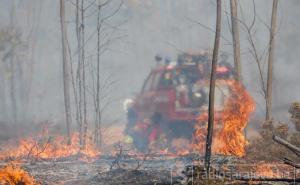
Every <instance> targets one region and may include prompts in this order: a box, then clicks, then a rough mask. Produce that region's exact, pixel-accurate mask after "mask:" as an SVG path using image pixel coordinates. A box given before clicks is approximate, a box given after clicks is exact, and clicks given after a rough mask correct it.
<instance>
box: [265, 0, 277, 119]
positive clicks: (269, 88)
mask: <svg viewBox="0 0 300 185" xmlns="http://www.w3.org/2000/svg"><path fill="white" fill-rule="evenodd" d="M277 6H278V0H274V1H273V8H272V18H271V29H270V41H269V58H268V75H267V93H266V120H270V119H272V89H273V63H274V46H275V31H276V21H277Z"/></svg>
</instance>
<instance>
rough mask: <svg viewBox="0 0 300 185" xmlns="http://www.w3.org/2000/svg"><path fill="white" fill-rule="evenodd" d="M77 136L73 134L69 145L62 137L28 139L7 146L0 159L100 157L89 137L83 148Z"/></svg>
mask: <svg viewBox="0 0 300 185" xmlns="http://www.w3.org/2000/svg"><path fill="white" fill-rule="evenodd" d="M78 136H79V134H78V133H74V134H73V135H72V137H71V144H68V143H67V140H66V138H65V137H63V136H53V137H51V136H48V137H47V136H44V135H43V134H40V135H39V136H37V137H28V138H24V139H22V140H20V141H19V144H18V145H17V146H14V145H9V144H8V145H7V146H5V149H4V151H1V152H0V159H6V158H9V157H13V158H36V159H38V158H41V159H52V158H63V157H68V156H75V155H78V154H81V156H79V157H88V158H94V157H96V156H98V155H100V151H98V149H97V147H96V146H95V144H94V143H93V141H92V139H91V137H88V138H87V144H86V147H85V148H82V147H81V146H80V144H79V137H78Z"/></svg>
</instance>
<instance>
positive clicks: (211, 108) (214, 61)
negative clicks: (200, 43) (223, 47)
mask: <svg viewBox="0 0 300 185" xmlns="http://www.w3.org/2000/svg"><path fill="white" fill-rule="evenodd" d="M220 36H221V0H217V20H216V34H215V43H214V50H213V56H212V67H211V74H210V87H209V104H208V127H207V138H206V147H205V168H206V174H207V175H208V174H209V171H210V158H211V146H212V137H213V126H214V102H215V85H216V68H217V62H218V52H219V45H220Z"/></svg>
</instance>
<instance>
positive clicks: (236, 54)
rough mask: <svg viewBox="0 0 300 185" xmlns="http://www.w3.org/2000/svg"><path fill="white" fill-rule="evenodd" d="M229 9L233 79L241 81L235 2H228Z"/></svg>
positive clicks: (232, 0) (231, 0)
mask: <svg viewBox="0 0 300 185" xmlns="http://www.w3.org/2000/svg"><path fill="white" fill-rule="evenodd" d="M230 8H231V29H232V30H231V31H232V42H233V54H234V69H235V79H236V80H237V81H242V75H241V53H240V33H239V27H238V15H237V0H230Z"/></svg>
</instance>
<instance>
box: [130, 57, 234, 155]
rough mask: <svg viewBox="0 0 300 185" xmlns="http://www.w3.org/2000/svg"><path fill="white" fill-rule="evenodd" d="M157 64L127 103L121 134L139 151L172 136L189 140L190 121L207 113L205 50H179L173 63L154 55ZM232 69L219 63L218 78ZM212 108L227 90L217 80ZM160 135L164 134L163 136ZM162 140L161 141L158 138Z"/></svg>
mask: <svg viewBox="0 0 300 185" xmlns="http://www.w3.org/2000/svg"><path fill="white" fill-rule="evenodd" d="M156 61H157V62H158V64H157V66H156V67H155V68H154V69H152V70H151V72H150V74H149V75H148V77H147V79H146V81H145V82H144V84H143V87H142V89H141V92H140V93H139V94H138V95H137V96H136V97H135V98H134V99H132V101H128V102H129V103H128V105H129V106H127V119H128V121H127V126H126V129H125V133H126V134H127V135H128V136H130V137H131V138H132V139H133V143H134V145H135V146H136V148H138V149H139V150H141V151H145V150H147V148H148V146H149V144H151V143H152V142H166V143H167V145H169V144H170V142H171V141H172V139H173V138H187V139H191V138H192V134H193V132H194V124H195V122H196V121H197V119H198V118H199V116H200V115H202V114H206V113H207V107H208V92H209V73H210V65H209V64H210V62H209V61H210V56H209V54H208V53H207V52H202V53H196V54H195V53H182V54H180V55H179V56H178V59H177V61H176V62H171V61H169V60H165V64H160V62H162V58H161V57H159V56H157V57H156ZM232 76H233V74H232V69H231V66H230V65H229V64H228V63H227V62H224V61H223V62H221V63H220V64H219V66H218V69H217V77H218V78H219V79H228V78H232ZM217 84H218V88H216V111H218V110H221V109H222V105H223V103H224V101H225V98H226V94H228V93H229V89H228V88H227V87H226V85H225V84H222V83H218V80H217ZM161 136H164V137H163V139H162V138H161ZM160 140H162V141H160Z"/></svg>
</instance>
